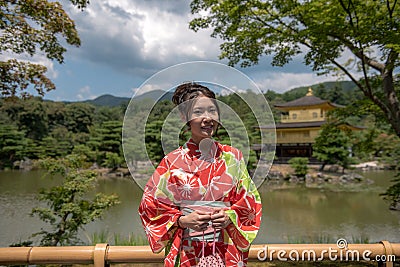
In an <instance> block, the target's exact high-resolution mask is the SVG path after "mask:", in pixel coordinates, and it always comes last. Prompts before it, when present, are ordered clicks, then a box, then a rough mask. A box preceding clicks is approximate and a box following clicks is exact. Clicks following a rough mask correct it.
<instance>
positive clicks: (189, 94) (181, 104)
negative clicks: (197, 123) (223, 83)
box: [172, 82, 219, 124]
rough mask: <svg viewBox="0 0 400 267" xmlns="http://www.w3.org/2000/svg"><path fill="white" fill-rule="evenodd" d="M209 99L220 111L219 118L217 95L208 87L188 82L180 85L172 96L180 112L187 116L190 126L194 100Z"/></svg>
mask: <svg viewBox="0 0 400 267" xmlns="http://www.w3.org/2000/svg"><path fill="white" fill-rule="evenodd" d="M202 96H205V97H208V98H210V99H211V101H212V102H213V103H214V105H215V107H216V108H217V111H218V116H219V107H218V104H217V101H216V99H215V93H214V92H213V91H211V90H210V89H208V87H206V86H203V85H201V84H198V83H194V82H188V83H184V84H181V85H179V86H178V87H176V89H175V93H174V95H173V96H172V102H173V103H174V104H175V105H177V106H178V109H179V111H180V112H181V113H182V114H183V115H185V119H186V122H187V124H189V120H188V118H189V117H190V116H189V112H190V111H191V110H192V107H193V105H194V102H195V101H193V100H194V99H196V98H198V97H202Z"/></svg>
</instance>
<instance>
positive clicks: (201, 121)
mask: <svg viewBox="0 0 400 267" xmlns="http://www.w3.org/2000/svg"><path fill="white" fill-rule="evenodd" d="M189 120H190V122H189V123H190V130H191V131H192V139H193V141H194V142H195V143H196V144H199V143H200V141H201V140H203V139H204V138H211V137H212V136H213V135H214V134H215V132H216V131H217V127H218V120H219V114H218V109H217V107H216V106H215V104H214V103H213V101H212V100H211V98H208V97H205V96H201V97H198V98H196V100H195V103H194V105H193V108H192V110H191V113H190V114H189Z"/></svg>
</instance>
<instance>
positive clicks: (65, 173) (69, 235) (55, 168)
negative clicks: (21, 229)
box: [32, 155, 119, 246]
mask: <svg viewBox="0 0 400 267" xmlns="http://www.w3.org/2000/svg"><path fill="white" fill-rule="evenodd" d="M83 162H84V159H83V158H82V157H77V156H76V155H70V156H67V157H65V158H64V159H58V160H46V161H43V162H42V165H43V167H45V168H46V169H47V170H48V172H49V174H50V175H53V176H55V175H58V176H62V177H64V181H63V183H62V184H61V185H58V186H54V187H52V188H50V189H43V190H41V192H40V194H39V200H40V201H44V202H46V203H47V207H37V208H34V209H33V210H32V215H36V216H38V217H39V218H40V219H41V220H42V221H44V222H46V223H49V224H50V225H51V230H43V229H42V230H41V231H40V232H38V233H35V234H34V235H33V236H42V239H41V241H40V245H42V246H57V245H72V244H75V243H77V242H78V241H79V239H78V238H77V234H78V230H79V229H83V227H84V226H85V225H86V224H87V223H89V222H92V221H94V220H96V219H98V218H101V216H102V215H103V213H104V211H105V210H107V209H108V208H110V207H112V206H114V205H116V204H118V203H119V201H118V197H117V196H116V195H105V194H102V193H98V194H96V195H95V196H94V198H93V199H92V200H89V198H88V194H89V192H91V190H93V188H94V187H95V181H96V173H95V172H92V171H89V170H83V169H82V167H83Z"/></svg>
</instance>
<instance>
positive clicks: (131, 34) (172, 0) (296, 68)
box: [31, 0, 335, 101]
mask: <svg viewBox="0 0 400 267" xmlns="http://www.w3.org/2000/svg"><path fill="white" fill-rule="evenodd" d="M62 3H64V9H65V10H66V11H67V13H68V14H69V16H70V17H71V18H72V19H73V20H74V21H75V24H76V28H77V30H78V33H79V35H80V38H81V42H82V44H81V46H80V47H78V48H76V47H73V46H68V45H67V46H66V48H67V50H68V51H67V52H66V53H65V55H64V57H65V62H64V63H63V64H58V63H57V62H51V61H49V60H48V59H46V58H44V57H40V56H36V57H35V58H34V59H31V60H32V61H36V62H39V63H42V64H44V65H45V66H47V68H48V73H47V74H48V76H49V77H50V78H51V79H52V80H53V82H54V83H55V85H56V87H57V89H56V90H54V91H51V92H48V93H47V94H46V96H45V99H51V100H56V101H80V100H87V99H94V98H96V97H98V96H101V95H103V94H112V95H114V96H122V97H132V96H133V95H134V93H135V92H137V90H138V88H140V87H141V85H142V84H143V83H144V82H145V81H146V80H147V79H149V77H151V76H152V75H154V74H156V73H158V72H160V71H162V70H163V69H165V68H168V67H170V66H174V65H176V64H181V63H185V62H191V61H211V62H218V63H223V64H226V63H227V62H226V61H222V60H219V59H218V56H219V54H220V50H219V45H220V44H221V43H222V41H221V40H219V39H216V38H212V37H210V34H211V29H208V30H200V31H198V32H194V31H192V30H190V29H189V21H190V20H191V19H193V18H194V15H192V14H191V12H190V7H189V4H190V1H187V0H162V1H160V0H96V1H90V4H89V6H88V7H87V8H86V9H85V10H84V11H81V10H78V9H77V8H76V7H74V6H72V5H70V4H69V3H68V1H66V0H64V1H62ZM302 61H303V60H302V58H301V57H298V58H295V59H294V60H293V61H292V62H291V63H290V64H288V65H286V66H284V67H273V66H271V64H270V62H271V60H270V58H269V57H266V56H264V57H262V58H261V60H260V63H259V64H258V65H256V66H252V67H248V68H240V67H239V66H235V68H236V69H237V70H239V71H241V72H243V73H244V74H245V75H247V76H248V77H249V78H250V79H251V80H253V81H254V83H255V84H257V86H258V87H259V89H260V90H261V91H267V90H273V91H276V92H278V93H283V92H285V91H288V90H290V89H293V88H295V87H299V86H309V85H312V84H316V83H320V82H324V81H334V80H335V78H334V77H329V76H317V75H316V74H315V73H313V72H312V71H311V69H310V68H309V67H307V66H306V65H304V64H303V63H302Z"/></svg>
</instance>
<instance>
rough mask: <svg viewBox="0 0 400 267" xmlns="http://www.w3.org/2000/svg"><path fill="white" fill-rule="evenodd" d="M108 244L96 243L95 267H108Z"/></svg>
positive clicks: (94, 253)
mask: <svg viewBox="0 0 400 267" xmlns="http://www.w3.org/2000/svg"><path fill="white" fill-rule="evenodd" d="M107 248H108V244H96V246H95V248H94V252H93V263H94V267H108V266H109V264H108V263H107V262H106V258H107Z"/></svg>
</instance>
